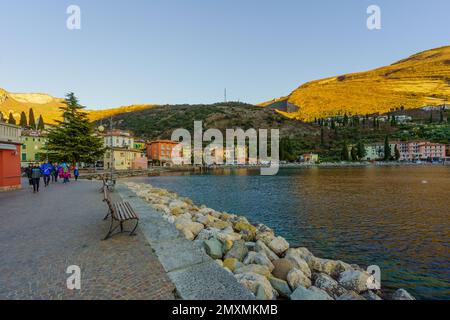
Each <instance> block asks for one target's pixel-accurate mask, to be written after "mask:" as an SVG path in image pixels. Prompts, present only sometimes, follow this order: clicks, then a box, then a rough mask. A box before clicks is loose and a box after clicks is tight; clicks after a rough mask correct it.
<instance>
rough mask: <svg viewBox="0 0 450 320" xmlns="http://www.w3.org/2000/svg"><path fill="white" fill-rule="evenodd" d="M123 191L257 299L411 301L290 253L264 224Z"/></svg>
mask: <svg viewBox="0 0 450 320" xmlns="http://www.w3.org/2000/svg"><path fill="white" fill-rule="evenodd" d="M126 185H127V187H128V188H130V189H131V190H132V191H133V192H134V193H135V194H136V195H137V196H138V197H140V198H142V199H143V200H145V201H146V202H148V203H150V204H151V205H152V207H153V208H154V209H155V210H156V211H158V212H159V213H160V214H161V215H162V217H163V218H164V219H166V220H167V221H169V222H171V223H173V224H175V226H176V228H177V229H178V230H179V231H180V232H181V233H182V234H183V235H184V236H185V237H186V239H187V240H189V241H193V243H194V245H195V246H196V247H198V248H199V249H201V250H204V251H205V252H206V254H208V255H209V256H210V257H211V258H212V259H214V260H215V261H216V262H217V263H218V264H219V265H220V266H221V267H223V268H224V269H225V270H227V271H228V272H230V273H232V274H233V275H234V277H235V278H236V280H237V281H238V282H239V283H241V284H242V285H243V286H245V287H247V288H248V289H249V290H250V291H251V292H252V293H253V294H254V295H255V297H256V298H257V299H261V300H273V299H292V300H382V299H393V300H414V297H412V296H411V295H410V294H409V293H408V292H407V291H406V290H404V289H398V290H397V291H395V292H393V293H387V292H383V291H382V290H379V289H374V288H377V287H378V286H377V283H376V279H375V277H374V276H373V275H371V274H369V273H368V272H367V271H365V270H364V269H363V268H361V267H360V266H358V265H355V264H349V263H346V262H343V261H340V260H331V259H323V258H319V257H316V256H314V255H313V253H311V252H310V251H309V250H308V249H307V248H304V247H299V248H291V247H290V245H289V243H288V242H287V241H286V240H285V239H284V238H283V237H280V236H277V235H275V233H274V232H273V230H272V229H270V228H269V227H268V226H266V225H264V224H257V225H253V224H251V223H250V222H249V221H248V220H247V219H246V218H245V217H243V216H238V215H235V214H231V213H227V212H219V211H216V210H214V209H212V208H208V207H206V206H204V205H202V206H197V205H196V204H194V203H193V201H192V200H191V199H189V198H183V197H180V196H178V195H177V194H176V193H174V192H171V191H168V190H165V189H160V188H155V187H153V186H151V185H149V184H142V183H133V182H127V183H126Z"/></svg>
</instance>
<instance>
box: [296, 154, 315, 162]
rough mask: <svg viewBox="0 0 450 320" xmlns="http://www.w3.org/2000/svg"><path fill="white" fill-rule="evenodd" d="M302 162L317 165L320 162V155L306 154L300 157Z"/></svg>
mask: <svg viewBox="0 0 450 320" xmlns="http://www.w3.org/2000/svg"><path fill="white" fill-rule="evenodd" d="M300 161H301V162H305V163H317V162H319V155H318V154H317V153H305V154H304V155H302V156H301V157H300Z"/></svg>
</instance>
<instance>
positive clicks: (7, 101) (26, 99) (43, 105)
mask: <svg viewBox="0 0 450 320" xmlns="http://www.w3.org/2000/svg"><path fill="white" fill-rule="evenodd" d="M63 102H64V99H62V98H55V97H52V96H50V95H48V94H44V93H10V92H8V91H6V90H4V89H1V88H0V112H2V113H3V115H4V117H5V118H6V119H7V118H8V115H9V113H10V112H12V113H13V115H14V118H15V119H16V121H17V122H18V121H19V119H20V113H21V112H22V111H24V112H25V114H26V115H27V117H28V111H29V109H30V108H33V112H34V115H35V117H36V119H37V117H39V115H42V117H43V118H44V121H45V123H48V124H52V123H55V120H58V119H60V117H61V111H60V110H59V108H60V107H61V106H62V105H63ZM154 107H156V106H155V105H131V106H125V107H119V108H114V109H104V110H85V111H86V112H87V114H88V117H89V119H90V120H91V121H95V120H98V119H103V118H108V117H111V116H114V115H117V114H119V113H127V112H132V111H137V110H142V109H147V108H154Z"/></svg>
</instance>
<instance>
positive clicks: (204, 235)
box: [196, 228, 220, 240]
mask: <svg viewBox="0 0 450 320" xmlns="http://www.w3.org/2000/svg"><path fill="white" fill-rule="evenodd" d="M219 231H220V230H217V229H210V228H208V229H203V230H202V231H200V233H199V234H198V236H197V238H196V239H197V240H209V239H211V238H216V237H217V234H218V233H219Z"/></svg>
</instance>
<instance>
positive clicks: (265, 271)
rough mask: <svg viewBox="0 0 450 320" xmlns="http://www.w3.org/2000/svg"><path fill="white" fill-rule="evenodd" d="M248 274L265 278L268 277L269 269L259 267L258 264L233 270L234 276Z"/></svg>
mask: <svg viewBox="0 0 450 320" xmlns="http://www.w3.org/2000/svg"><path fill="white" fill-rule="evenodd" d="M249 272H250V273H256V274H260V275H262V276H264V277H266V278H267V277H268V276H270V270H269V268H267V267H266V266H262V265H259V264H248V265H244V266H242V267H239V268H237V269H235V270H234V273H236V274H239V273H249Z"/></svg>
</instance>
